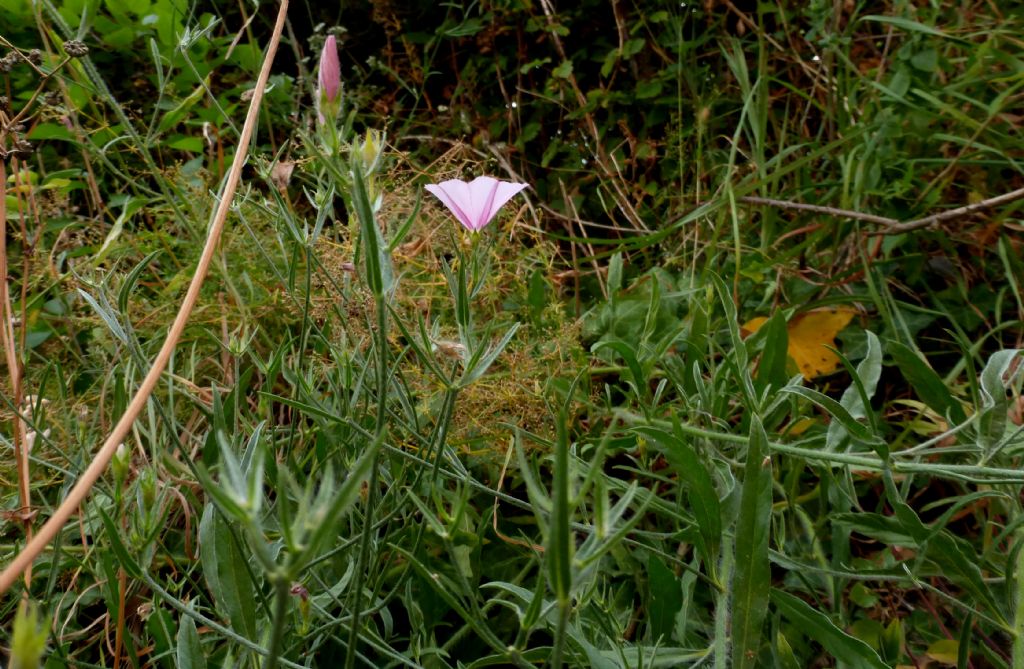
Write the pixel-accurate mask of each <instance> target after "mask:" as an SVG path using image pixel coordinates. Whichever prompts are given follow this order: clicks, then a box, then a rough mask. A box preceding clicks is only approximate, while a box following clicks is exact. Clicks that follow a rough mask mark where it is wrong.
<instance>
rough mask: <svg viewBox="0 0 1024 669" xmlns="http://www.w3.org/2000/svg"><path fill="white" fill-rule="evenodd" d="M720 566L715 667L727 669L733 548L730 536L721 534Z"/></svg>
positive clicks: (716, 602) (716, 595)
mask: <svg viewBox="0 0 1024 669" xmlns="http://www.w3.org/2000/svg"><path fill="white" fill-rule="evenodd" d="M721 555H722V566H721V569H720V570H719V578H720V579H721V583H722V585H723V586H724V587H725V589H724V590H722V591H716V593H715V639H714V643H715V669H727V667H728V666H729V656H730V653H729V649H730V646H731V643H730V641H731V640H730V638H729V613H730V610H729V598H730V597H731V595H732V584H731V583H730V581H731V580H732V567H733V560H734V555H733V548H732V536H730V535H729V534H727V533H726V534H723V535H722V552H721Z"/></svg>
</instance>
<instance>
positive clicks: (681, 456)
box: [635, 426, 722, 579]
mask: <svg viewBox="0 0 1024 669" xmlns="http://www.w3.org/2000/svg"><path fill="white" fill-rule="evenodd" d="M635 430H636V431H637V432H639V433H641V434H643V435H644V436H646V437H649V438H650V439H651V440H652V441H653V442H654V444H655V445H656V446H657V447H658V450H659V452H660V453H661V454H662V455H664V456H665V459H666V460H668V463H669V465H671V466H672V469H673V470H675V472H676V474H677V475H678V476H679V480H680V481H681V482H682V484H683V486H684V488H685V489H686V500H687V503H688V504H689V508H690V512H691V513H692V514H693V517H694V520H696V521H697V530H698V541H697V542H696V544H697V550H698V551H700V553H701V558H702V559H703V560H704V564H705V566H706V568H707V570H708V573H709V574H710V575H711V577H712V578H713V579H714V578H715V577H716V576H715V571H716V569H717V565H718V558H719V555H718V550H719V546H720V545H721V542H722V510H721V505H720V504H719V501H718V493H717V491H716V490H715V485H714V482H713V481H712V479H711V475H710V474H709V473H708V470H707V467H706V466H705V465H704V463H703V462H702V461H701V459H700V458H699V457H698V456H697V452H696V451H695V450H694V449H693V447H692V446H691V445H690V444H689V443H688V442H687V441H686V440H685V439H683V437H682V435H681V434H679V433H678V432H677V433H676V434H674V435H673V434H670V433H668V432H666V431H665V430H661V429H658V428H655V427H648V426H641V427H637V428H635Z"/></svg>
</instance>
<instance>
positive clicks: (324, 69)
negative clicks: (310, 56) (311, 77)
mask: <svg viewBox="0 0 1024 669" xmlns="http://www.w3.org/2000/svg"><path fill="white" fill-rule="evenodd" d="M318 69H319V71H318V73H317V86H316V106H317V115H318V116H319V118H320V122H321V123H326V122H327V119H328V118H330V119H331V120H332V121H333V120H334V119H336V118H337V116H338V112H339V111H340V110H341V62H340V61H339V60H338V42H337V40H336V39H335V38H334V35H328V36H327V40H326V41H325V42H324V49H323V51H321V52H320V66H319V68H318Z"/></svg>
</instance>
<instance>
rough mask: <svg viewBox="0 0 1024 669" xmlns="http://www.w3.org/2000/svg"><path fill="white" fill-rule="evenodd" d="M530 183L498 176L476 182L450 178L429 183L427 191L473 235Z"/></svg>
mask: <svg viewBox="0 0 1024 669" xmlns="http://www.w3.org/2000/svg"><path fill="white" fill-rule="evenodd" d="M526 187H527V184H516V183H512V182H509V181H499V180H498V179H495V178H494V177H477V178H476V179H473V180H472V181H469V182H466V181H460V180H459V179H449V180H448V181H442V182H441V183H439V184H428V185H427V186H426V189H427V191H428V192H429V193H431V194H432V195H433V196H434V197H436V198H437V199H438V200H440V201H441V202H442V203H443V204H444V206H446V207H448V210H449V211H451V212H452V214H454V215H455V218H457V219H458V220H459V223H462V225H463V226H464V227H465V228H466V229H467V230H469V231H470V232H479V231H480V230H482V229H483V227H484V226H485V225H487V224H488V223H490V222H491V219H493V218H494V215H495V214H497V213H498V210H499V209H501V208H502V207H503V206H504V205H505V203H506V202H508V201H509V200H511V199H512V197H513V196H515V194H516V193H518V192H519V191H521V190H523V189H524V188H526Z"/></svg>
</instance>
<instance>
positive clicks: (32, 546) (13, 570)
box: [0, 0, 288, 594]
mask: <svg viewBox="0 0 1024 669" xmlns="http://www.w3.org/2000/svg"><path fill="white" fill-rule="evenodd" d="M287 10H288V0H281V5H280V8H279V9H278V13H277V22H276V23H275V24H274V33H273V36H272V37H271V38H270V43H269V44H268V45H267V55H266V57H265V58H264V60H263V67H262V68H261V70H260V76H259V79H258V80H257V82H256V86H255V88H253V95H252V100H251V101H250V103H249V111H248V113H247V114H246V117H245V125H244V126H243V127H242V134H241V137H239V140H238V152H237V153H236V154H235V158H234V161H233V162H232V163H231V170H230V171H229V173H228V177H227V180H226V181H225V183H224V188H223V190H222V191H221V193H220V197H219V199H218V202H217V209H216V212H215V213H214V216H213V222H212V224H211V225H210V232H209V235H208V236H207V238H206V245H205V246H204V247H203V252H202V255H201V256H200V258H199V263H198V265H197V266H196V271H195V274H194V275H193V277H192V282H191V283H190V284H189V287H188V292H187V293H186V294H185V299H184V300H183V302H182V304H181V308H180V309H179V310H178V315H177V316H176V317H175V319H174V322H173V323H172V324H171V327H170V330H169V331H168V333H167V339H165V340H164V343H163V346H161V347H160V352H159V353H158V354H157V356H156V358H155V359H154V360H153V366H152V367H151V368H150V370H149V372H148V373H147V374H146V377H145V378H144V379H143V380H142V383H141V384H140V385H139V390H138V392H136V394H135V397H133V398H132V401H131V402H130V403H129V405H128V408H127V409H126V410H125V412H124V415H122V416H121V419H120V420H118V422H117V425H115V426H114V429H113V431H111V433H110V436H108V437H107V440H106V441H105V442H104V443H103V446H102V447H100V450H99V451H98V452H97V453H96V456H95V458H94V459H93V461H92V462H91V463H90V464H89V467H88V468H87V469H86V470H85V472H83V473H82V476H81V478H80V479H79V480H78V482H77V483H75V486H74V488H72V489H71V492H70V493H69V494H68V496H67V498H66V499H65V500H64V501H63V502H62V503H61V505H60V507H58V508H57V510H56V511H54V513H53V516H51V517H50V519H49V520H48V521H47V522H46V524H45V525H43V526H42V527H41V528H40V529H39V533H38V534H37V535H36V536H35V538H34V539H33V540H32V541H30V542H29V543H28V545H27V546H25V548H24V549H23V550H22V551H21V552H20V553H19V554H18V555H17V556H16V557H15V558H14V560H13V561H12V562H11V563H10V564H9V565H8V566H7V568H6V569H4V570H3V572H2V573H0V594H2V593H4V592H6V591H7V590H8V589H9V588H10V587H11V585H13V584H14V581H15V580H17V578H18V576H19V575H20V574H21V573H22V572H24V571H25V570H26V569H28V568H29V567H30V566H31V564H32V562H33V561H34V560H35V558H36V556H38V555H39V554H40V553H41V552H42V551H43V549H45V548H46V546H47V545H48V544H49V543H50V542H51V541H52V540H53V539H54V538H55V537H56V536H57V533H58V532H60V530H61V529H62V528H63V527H64V524H65V523H67V521H68V519H69V518H71V515H72V514H73V513H74V512H75V510H76V509H77V508H78V505H79V504H81V502H82V501H83V500H84V499H85V497H86V495H88V494H89V490H90V489H91V488H92V486H93V484H94V483H96V481H97V480H98V479H99V477H100V476H101V475H102V474H103V472H104V471H105V470H106V468H107V465H108V464H109V462H110V459H111V457H112V456H113V455H114V452H115V451H116V450H117V447H118V445H119V444H121V442H122V441H124V438H125V437H126V436H127V435H128V431H129V430H130V429H131V426H132V423H134V422H135V419H136V418H137V417H138V415H139V414H140V413H141V412H142V409H143V408H145V406H146V402H147V401H148V399H149V396H150V394H151V393H152V392H153V389H154V388H155V387H156V384H157V382H158V381H159V380H160V376H161V375H162V374H163V371H164V369H165V368H166V366H167V361H168V360H169V359H170V357H171V353H172V352H173V351H174V349H175V347H176V346H177V344H178V340H179V339H180V337H181V334H182V332H183V331H184V330H185V324H186V323H187V322H188V319H189V316H190V315H191V313H192V309H193V308H194V307H195V304H196V302H197V301H198V299H199V290H200V288H201V287H202V284H203V281H204V280H205V278H206V275H207V273H208V272H209V269H210V263H211V262H212V260H213V257H214V253H215V252H216V250H217V243H218V241H219V240H220V236H221V232H222V231H223V230H224V224H225V221H226V220H227V216H228V212H229V211H230V210H231V202H232V200H233V199H234V195H235V191H236V190H237V188H238V182H239V180H240V179H241V176H242V165H243V164H244V163H245V159H246V156H247V155H248V152H249V143H250V141H251V139H252V135H253V132H254V131H255V129H256V125H257V122H258V119H259V110H260V103H261V102H262V101H263V92H264V91H265V90H266V87H267V80H268V79H269V77H270V69H271V65H272V64H273V62H274V54H275V53H277V47H278V44H279V43H280V41H281V33H282V31H283V30H284V19H285V15H286V14H287Z"/></svg>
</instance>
